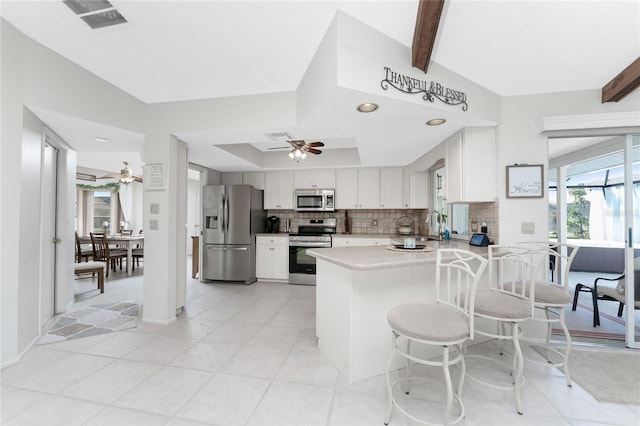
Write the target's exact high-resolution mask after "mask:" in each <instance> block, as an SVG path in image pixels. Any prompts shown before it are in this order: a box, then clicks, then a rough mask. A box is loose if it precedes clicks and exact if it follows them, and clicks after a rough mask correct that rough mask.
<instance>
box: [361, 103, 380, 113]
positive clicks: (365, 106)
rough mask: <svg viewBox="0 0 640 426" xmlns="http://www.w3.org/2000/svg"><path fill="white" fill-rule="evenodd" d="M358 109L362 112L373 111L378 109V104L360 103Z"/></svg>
mask: <svg viewBox="0 0 640 426" xmlns="http://www.w3.org/2000/svg"><path fill="white" fill-rule="evenodd" d="M356 109H357V110H358V111H360V112H373V111H375V110H377V109H378V104H374V103H364V104H360V105H358V107H357V108H356Z"/></svg>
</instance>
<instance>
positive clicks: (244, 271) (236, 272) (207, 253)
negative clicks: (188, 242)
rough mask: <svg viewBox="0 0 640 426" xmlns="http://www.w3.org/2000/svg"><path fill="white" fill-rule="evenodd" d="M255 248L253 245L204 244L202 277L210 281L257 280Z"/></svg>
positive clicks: (247, 281) (249, 282)
mask: <svg viewBox="0 0 640 426" xmlns="http://www.w3.org/2000/svg"><path fill="white" fill-rule="evenodd" d="M254 250H255V248H254V247H252V246H251V245H214V244H205V245H204V246H203V252H204V253H203V257H202V279H203V280H210V281H238V282H244V283H246V284H251V283H252V282H255V281H256V263H255V255H254Z"/></svg>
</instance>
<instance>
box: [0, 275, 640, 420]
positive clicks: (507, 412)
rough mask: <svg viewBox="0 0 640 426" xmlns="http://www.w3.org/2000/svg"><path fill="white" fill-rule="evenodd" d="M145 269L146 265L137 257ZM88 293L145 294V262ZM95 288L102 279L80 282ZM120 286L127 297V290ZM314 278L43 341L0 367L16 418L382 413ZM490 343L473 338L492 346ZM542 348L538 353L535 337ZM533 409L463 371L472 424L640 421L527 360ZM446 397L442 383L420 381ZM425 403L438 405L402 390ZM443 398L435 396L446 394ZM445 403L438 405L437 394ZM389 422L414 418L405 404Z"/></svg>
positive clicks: (194, 298)
mask: <svg viewBox="0 0 640 426" xmlns="http://www.w3.org/2000/svg"><path fill="white" fill-rule="evenodd" d="M139 269H140V270H142V269H143V268H139ZM136 272H137V273H136V274H135V275H134V276H132V277H130V278H127V279H122V278H118V277H117V276H116V275H117V274H114V277H113V278H111V277H110V278H111V279H110V280H108V281H107V283H106V291H105V293H104V294H103V295H100V294H98V293H97V292H95V293H94V294H93V295H92V293H90V292H89V293H86V294H85V295H84V296H83V298H82V299H83V300H82V301H79V302H78V304H80V305H91V304H96V303H102V302H106V301H112V300H113V299H114V298H115V299H116V300H122V301H124V300H125V299H126V300H133V301H138V302H140V301H141V300H140V299H141V294H142V292H141V288H142V278H141V275H140V274H141V273H142V272H141V271H140V272H139V270H137V271H136ZM82 285H86V286H87V287H88V288H92V287H93V285H94V284H93V283H91V282H88V283H86V284H80V286H82ZM118 298H119V299H118ZM314 298H315V287H308V286H290V285H287V284H279V283H270V282H258V283H256V284H253V285H251V286H244V285H224V284H202V283H200V282H198V281H196V280H192V279H191V278H188V303H187V307H186V309H185V311H184V312H183V313H182V314H181V315H180V316H179V319H178V321H177V322H175V323H174V324H171V325H168V326H161V325H153V324H145V323H141V324H139V326H138V327H137V328H134V329H130V330H127V331H123V332H118V333H111V334H105V335H100V336H94V337H89V338H84V339H78V340H73V341H68V342H61V343H55V344H49V345H43V346H35V347H33V348H31V349H29V350H28V351H27V353H26V354H25V355H24V357H23V359H22V360H21V361H20V362H19V363H18V364H16V365H14V366H11V367H8V368H5V369H4V370H3V371H2V376H1V388H0V390H1V399H2V413H1V422H2V424H3V425H4V424H6V425H76V424H77V425H82V424H86V425H203V424H208V425H382V422H383V419H384V415H385V412H386V409H387V396H386V385H385V380H384V376H379V377H375V378H372V379H369V380H365V381H362V382H359V383H356V384H349V383H348V382H347V381H346V380H345V379H344V377H343V376H342V375H340V373H339V372H338V371H337V370H336V368H335V367H334V366H333V365H332V363H331V362H330V361H329V360H328V359H327V358H326V357H325V356H324V355H323V354H322V353H321V352H320V351H319V350H318V348H317V344H316V339H315V329H314V327H315V312H314V311H315V300H314ZM492 348H493V343H491V342H489V343H485V344H482V345H478V346H476V347H475V348H473V349H474V350H475V351H477V352H480V353H483V352H488V351H490V350H491V349H492ZM525 350H526V351H527V352H528V353H529V354H530V355H532V356H535V354H533V353H532V351H531V350H530V349H529V348H528V347H525ZM525 375H526V379H527V382H526V384H525V387H524V388H523V405H524V415H522V416H520V415H518V414H516V412H515V405H514V399H513V395H512V393H511V392H504V391H495V390H490V389H488V388H486V387H484V386H482V385H479V384H477V383H475V382H473V381H471V380H467V381H466V382H465V389H464V394H463V397H464V401H465V406H466V417H465V419H464V420H463V421H462V422H461V424H464V425H603V424H607V425H612V424H613V425H637V424H639V423H640V407H638V406H630V405H618V404H610V403H601V402H598V401H596V400H594V399H593V398H592V397H591V396H590V395H589V394H588V393H587V392H585V391H584V390H583V389H581V388H580V386H578V385H576V384H574V386H573V387H572V388H568V387H567V386H566V383H565V379H564V377H563V376H562V375H561V374H560V372H559V371H557V370H556V369H554V368H546V367H539V366H535V365H527V366H526V370H525ZM421 393H425V394H427V393H428V394H430V395H432V396H433V398H434V399H435V400H438V399H439V398H440V393H441V392H439V391H438V390H436V391H435V392H434V390H433V389H430V388H424V389H419V388H417V389H416V391H415V392H412V396H414V397H415V396H416V395H418V394H421ZM403 400H404V403H406V404H407V406H408V407H410V409H412V410H415V412H416V413H424V412H426V411H428V410H429V409H430V408H428V407H426V406H425V405H424V404H421V403H419V402H417V401H416V400H414V399H412V398H408V397H403ZM436 404H437V403H436ZM436 407H437V405H436ZM390 424H391V425H413V424H414V423H413V422H412V421H410V420H408V419H407V418H405V417H403V416H402V415H401V414H399V413H398V412H397V411H396V412H394V414H393V416H392V418H391V423H390Z"/></svg>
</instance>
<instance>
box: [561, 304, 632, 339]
mask: <svg viewBox="0 0 640 426" xmlns="http://www.w3.org/2000/svg"><path fill="white" fill-rule="evenodd" d="M577 308H578V309H577V310H576V311H572V310H571V308H570V307H569V306H568V307H567V309H566V310H565V315H566V323H567V327H568V328H569V333H571V337H588V338H599V339H610V340H622V341H624V340H625V318H624V317H622V318H618V317H617V315H616V311H617V309H618V304H617V303H616V304H608V305H605V306H601V310H600V325H599V326H598V327H593V307H591V306H590V305H587V304H583V303H580V302H578V304H577ZM607 309H608V310H609V312H607V311H606V310H607ZM636 321H637V316H636ZM635 332H636V339H638V337H640V327H638V326H637V325H636V327H635ZM552 333H553V334H554V335H559V336H562V335H564V333H563V331H562V329H560V328H559V327H554V328H553V330H552Z"/></svg>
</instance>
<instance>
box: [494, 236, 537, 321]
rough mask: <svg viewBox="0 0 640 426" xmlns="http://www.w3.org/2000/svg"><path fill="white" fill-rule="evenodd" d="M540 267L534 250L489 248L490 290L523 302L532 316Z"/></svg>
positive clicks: (507, 247)
mask: <svg viewBox="0 0 640 426" xmlns="http://www.w3.org/2000/svg"><path fill="white" fill-rule="evenodd" d="M541 266H542V263H541V262H540V256H539V255H538V253H537V251H536V250H531V249H528V248H526V247H521V246H508V245H504V246H499V245H492V246H489V265H488V271H489V273H488V276H489V286H490V289H491V290H492V291H497V292H500V293H504V294H508V295H510V296H514V297H517V298H519V299H522V300H525V301H526V302H527V303H528V304H529V306H530V311H531V315H533V313H534V309H535V307H534V301H535V283H536V277H537V276H538V270H539V268H540V267H541Z"/></svg>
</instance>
